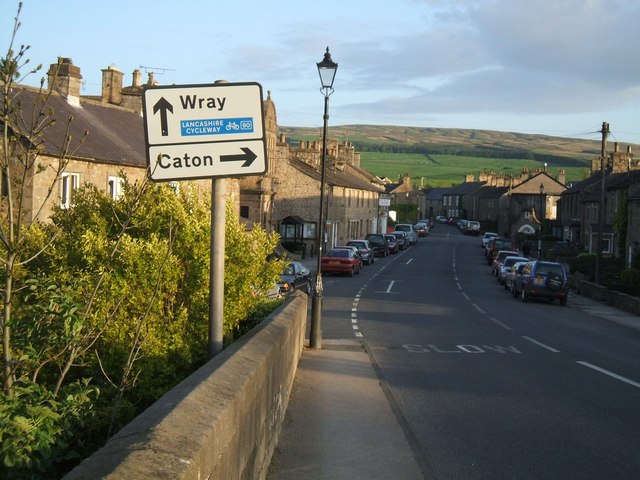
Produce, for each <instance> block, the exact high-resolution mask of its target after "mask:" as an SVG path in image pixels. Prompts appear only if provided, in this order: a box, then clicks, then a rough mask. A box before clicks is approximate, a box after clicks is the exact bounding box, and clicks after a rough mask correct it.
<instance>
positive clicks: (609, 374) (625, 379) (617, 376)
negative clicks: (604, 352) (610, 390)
mask: <svg viewBox="0 0 640 480" xmlns="http://www.w3.org/2000/svg"><path fill="white" fill-rule="evenodd" d="M577 363H579V364H580V365H584V366H585V367H589V368H592V369H593V370H596V371H598V372H600V373H604V374H605V375H608V376H610V377H611V378H615V379H616V380H620V381H621V382H624V383H628V384H629V385H633V386H634V387H636V388H640V383H638V382H634V381H633V380H630V379H628V378H627V377H623V376H622V375H618V374H617V373H613V372H610V371H609V370H605V369H604V368H600V367H598V366H597V365H593V364H592V363H589V362H580V361H579V362H577Z"/></svg>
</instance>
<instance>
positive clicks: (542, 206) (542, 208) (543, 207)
mask: <svg viewBox="0 0 640 480" xmlns="http://www.w3.org/2000/svg"><path fill="white" fill-rule="evenodd" d="M546 203H547V202H546V201H545V199H544V185H543V184H542V183H541V184H540V227H539V229H538V260H540V259H541V258H542V222H543V221H544V217H545V215H546V213H547V212H546V211H545V210H546Z"/></svg>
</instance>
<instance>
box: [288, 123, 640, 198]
mask: <svg viewBox="0 0 640 480" xmlns="http://www.w3.org/2000/svg"><path fill="white" fill-rule="evenodd" d="M280 130H281V131H282V132H283V133H285V134H286V136H287V141H288V142H290V143H292V144H295V143H298V142H299V141H300V140H317V139H318V138H321V136H322V130H321V129H320V128H304V127H281V128H280ZM329 137H330V138H331V139H338V140H340V141H350V142H351V143H352V144H353V145H354V147H355V148H356V150H357V151H359V152H361V166H362V167H363V168H365V169H366V170H368V171H370V172H371V173H373V174H375V175H379V176H385V177H389V178H390V179H392V180H394V181H395V180H397V178H398V177H399V175H401V174H403V173H408V174H409V175H410V176H411V178H412V180H413V181H414V183H415V184H416V185H422V186H423V187H435V186H451V185H453V184H458V183H461V182H463V181H464V179H465V176H466V175H467V174H472V175H474V176H475V177H476V179H477V177H478V175H479V173H480V172H481V171H493V172H496V173H502V174H508V175H511V174H513V175H517V174H519V173H520V172H521V171H522V169H523V168H528V169H529V170H534V169H536V168H541V169H544V168H545V164H546V168H547V170H548V171H549V172H550V173H551V174H552V175H553V176H556V175H557V173H558V169H560V168H563V169H564V170H565V171H566V175H567V177H566V178H567V182H573V181H578V180H582V179H584V178H586V176H588V175H589V171H590V167H591V161H592V160H593V159H596V158H598V157H599V155H600V142H599V141H597V140H582V139H574V138H564V137H552V136H548V135H531V134H524V133H513V132H497V131H491V130H464V129H446V128H419V127H398V126H380V125H345V126H335V127H330V128H329ZM620 148H621V149H623V148H626V144H624V145H621V146H620ZM632 150H633V151H639V148H638V146H637V145H632Z"/></svg>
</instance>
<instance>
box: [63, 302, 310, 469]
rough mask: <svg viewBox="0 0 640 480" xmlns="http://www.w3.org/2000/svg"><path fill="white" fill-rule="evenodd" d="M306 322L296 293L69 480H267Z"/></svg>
mask: <svg viewBox="0 0 640 480" xmlns="http://www.w3.org/2000/svg"><path fill="white" fill-rule="evenodd" d="M306 321H307V295H306V294H303V293H295V294H294V295H293V296H292V297H291V298H290V299H289V300H287V301H286V302H285V304H284V305H283V306H281V307H280V308H278V309H277V310H276V311H275V312H274V313H273V314H272V315H271V316H270V317H268V318H267V319H265V320H264V321H263V322H262V323H261V324H260V325H259V326H258V327H256V328H255V329H253V330H252V331H251V332H250V333H248V334H247V335H245V336H244V337H243V338H242V339H240V340H238V341H236V342H235V343H234V344H233V345H230V346H229V347H227V348H226V349H225V350H223V351H222V352H221V353H220V354H219V355H217V356H216V357H215V358H213V359H212V360H211V361H209V362H208V363H207V364H205V365H204V366H203V367H201V368H200V369H199V370H197V371H196V372H195V373H194V374H193V375H191V376H190V377H189V378H187V379H186V380H184V381H183V382H182V383H180V384H179V385H178V386H176V387H175V388H174V389H172V390H171V391H169V392H167V393H166V394H165V395H164V396H163V397H162V398H160V399H159V400H158V401H157V402H155V403H154V404H153V405H152V406H151V407H149V408H148V409H147V410H145V411H144V412H143V413H142V414H141V415H140V416H138V417H137V418H136V419H134V420H133V421H132V422H131V423H129V424H128V425H127V426H126V427H124V428H123V429H122V430H121V431H120V432H118V433H117V434H116V435H114V436H113V437H112V438H110V439H109V441H108V442H107V444H106V445H105V446H104V447H103V448H102V449H100V450H98V451H97V452H96V453H94V454H93V455H92V456H90V457H89V458H87V459H86V460H84V461H83V462H82V463H81V464H80V465H78V466H77V467H76V468H75V469H74V470H72V471H71V472H70V473H69V474H67V475H66V476H65V477H64V479H65V480H80V479H84V480H89V479H91V480H93V479H96V478H101V479H110V480H115V479H118V480H125V479H127V480H129V479H135V480H152V479H153V480H187V479H189V480H190V479H193V480H196V479H204V478H206V479H210V480H214V479H220V480H228V479H233V478H237V479H240V478H247V479H248V478H251V479H264V478H266V475H267V471H268V468H269V464H270V462H271V457H272V455H273V451H274V449H275V446H276V445H277V441H278V437H279V435H280V431H281V425H282V421H283V420H284V415H285V412H286V410H287V405H288V401H289V395H290V392H291V388H292V385H293V380H294V378H295V373H296V369H297V366H298V361H299V360H300V356H301V355H302V350H303V348H304V337H305V328H306Z"/></svg>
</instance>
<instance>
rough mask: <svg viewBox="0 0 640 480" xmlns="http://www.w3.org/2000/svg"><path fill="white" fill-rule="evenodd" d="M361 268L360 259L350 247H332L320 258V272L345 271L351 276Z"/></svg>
mask: <svg viewBox="0 0 640 480" xmlns="http://www.w3.org/2000/svg"><path fill="white" fill-rule="evenodd" d="M361 268H362V260H361V259H360V257H359V256H358V255H356V254H355V253H354V252H353V250H351V249H349V250H347V249H346V248H345V249H343V248H333V249H331V250H329V251H328V252H327V254H326V255H325V256H324V257H322V258H321V259H320V271H321V272H322V273H346V274H347V275H349V276H350V277H353V276H354V275H355V274H356V273H360V269H361Z"/></svg>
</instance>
